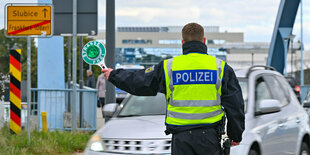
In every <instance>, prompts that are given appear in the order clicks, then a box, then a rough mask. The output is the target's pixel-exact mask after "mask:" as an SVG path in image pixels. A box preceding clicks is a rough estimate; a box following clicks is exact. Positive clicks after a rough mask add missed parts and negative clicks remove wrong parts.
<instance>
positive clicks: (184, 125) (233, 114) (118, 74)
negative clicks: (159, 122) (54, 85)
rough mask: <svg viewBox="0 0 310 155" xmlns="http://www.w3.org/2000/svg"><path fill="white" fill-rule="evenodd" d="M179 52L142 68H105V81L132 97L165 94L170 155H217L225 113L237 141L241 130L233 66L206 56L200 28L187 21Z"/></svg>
mask: <svg viewBox="0 0 310 155" xmlns="http://www.w3.org/2000/svg"><path fill="white" fill-rule="evenodd" d="M182 38H183V40H182V44H183V45H182V48H183V55H180V56H176V57H174V58H171V59H168V60H164V61H162V62H160V63H158V64H157V65H155V66H152V67H150V68H148V69H145V70H138V71H127V70H123V69H117V70H113V69H111V68H107V69H103V70H102V72H103V73H104V74H105V77H106V79H108V81H110V82H112V83H113V84H114V85H115V86H116V87H118V88H120V89H123V90H125V91H127V92H129V93H131V94H133V95H143V96H152V95H156V94H157V92H161V93H164V94H166V100H167V111H166V120H165V124H166V131H165V133H166V134H172V144H171V145H172V155H196V154H197V155H207V154H210V155H213V154H220V150H221V147H220V135H219V134H218V130H217V128H218V127H219V126H220V124H221V123H220V122H222V121H221V120H222V118H223V117H224V115H225V114H226V117H227V120H228V122H227V134H228V137H229V138H230V139H231V140H232V145H239V144H240V142H241V140H242V132H243V131H244V103H243V97H242V92H241V88H240V86H239V83H238V80H237V78H236V75H235V73H234V71H233V69H232V68H231V67H230V66H229V65H228V64H227V63H225V62H224V61H222V60H220V59H217V58H215V57H213V56H210V55H208V53H207V46H206V45H205V41H206V38H205V37H204V29H203V27H202V26H201V25H199V24H197V23H189V24H187V25H185V26H184V27H183V29H182Z"/></svg>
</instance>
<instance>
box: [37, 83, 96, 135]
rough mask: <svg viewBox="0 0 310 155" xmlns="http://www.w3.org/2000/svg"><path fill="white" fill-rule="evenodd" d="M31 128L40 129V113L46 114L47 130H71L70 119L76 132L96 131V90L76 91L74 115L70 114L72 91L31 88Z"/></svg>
mask: <svg viewBox="0 0 310 155" xmlns="http://www.w3.org/2000/svg"><path fill="white" fill-rule="evenodd" d="M31 94H32V97H31V98H32V102H31V118H32V119H31V120H32V122H31V123H32V126H33V127H35V128H37V129H42V121H41V112H46V113H47V127H48V130H72V128H71V127H72V118H73V117H75V118H76V120H77V127H78V128H77V130H96V108H97V96H96V94H97V90H96V89H77V96H76V101H77V103H76V115H75V116H74V115H73V114H72V113H71V109H72V108H71V106H72V89H38V88H31Z"/></svg>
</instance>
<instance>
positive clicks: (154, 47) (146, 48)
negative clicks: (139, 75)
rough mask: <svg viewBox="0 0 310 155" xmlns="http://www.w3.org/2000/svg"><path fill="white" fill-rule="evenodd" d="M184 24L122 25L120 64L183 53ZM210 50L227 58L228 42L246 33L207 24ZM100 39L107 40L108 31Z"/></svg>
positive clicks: (154, 60) (119, 31) (240, 39)
mask: <svg viewBox="0 0 310 155" xmlns="http://www.w3.org/2000/svg"><path fill="white" fill-rule="evenodd" d="M182 28H183V27H181V26H169V27H118V28H117V32H116V63H119V64H140V65H146V66H148V65H152V64H156V63H158V62H159V61H161V60H162V59H166V58H170V57H173V56H177V55H180V54H182V41H181V40H182V35H181V30H182ZM204 29H205V36H206V38H207V42H206V44H207V45H208V53H209V54H210V55H213V56H216V57H219V58H221V59H223V60H226V57H227V52H226V50H225V49H223V48H222V47H223V45H224V44H225V43H238V42H243V41H244V35H243V33H242V32H220V31H219V27H218V26H205V27H204ZM94 39H96V40H101V41H103V42H105V32H104V31H101V32H99V34H98V36H96V37H94Z"/></svg>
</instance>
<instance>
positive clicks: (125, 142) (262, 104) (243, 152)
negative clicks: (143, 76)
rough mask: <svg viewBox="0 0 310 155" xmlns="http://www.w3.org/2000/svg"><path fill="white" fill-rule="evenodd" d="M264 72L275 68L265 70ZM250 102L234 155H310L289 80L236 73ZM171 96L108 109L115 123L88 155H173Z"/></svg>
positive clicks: (305, 120) (132, 99)
mask: <svg viewBox="0 0 310 155" xmlns="http://www.w3.org/2000/svg"><path fill="white" fill-rule="evenodd" d="M263 67H264V68H269V67H266V66H263ZM236 75H237V77H238V78H239V82H240V86H241V88H242V93H243V97H244V101H245V118H246V122H245V131H244V133H243V135H242V136H243V140H242V142H241V144H240V145H239V146H234V147H232V148H231V155H285V154H296V155H297V154H309V153H310V152H309V144H310V143H309V142H310V136H309V135H310V125H309V116H308V114H307V113H306V111H305V110H304V109H303V107H302V106H301V104H299V102H298V100H297V98H296V95H295V93H294V92H293V90H292V88H291V87H290V85H289V84H288V82H287V80H286V79H285V78H284V77H283V76H282V75H281V74H280V73H278V72H276V71H272V70H266V69H261V68H259V66H254V67H251V68H250V69H249V70H240V71H238V72H236ZM165 103H166V101H165V96H164V94H160V93H158V94H157V96H148V97H146V96H133V95H130V96H128V97H127V98H126V99H125V100H124V101H123V102H122V104H121V105H120V106H118V104H107V105H105V106H104V111H105V114H108V115H110V116H111V115H112V113H114V111H116V112H115V114H114V116H113V118H112V119H111V120H110V121H109V122H107V124H106V125H105V126H104V127H103V128H101V129H100V130H98V131H97V132H96V133H95V134H94V135H93V136H92V138H91V140H90V141H89V143H88V145H87V148H86V149H85V152H84V153H85V154H86V155H92V154H94V155H96V154H98V155H99V154H101V155H116V154H135V155H138V154H170V152H171V151H170V145H171V135H169V136H166V135H165V134H164V132H163V131H164V130H165V126H164V119H165V115H164V114H165V111H166V105H165Z"/></svg>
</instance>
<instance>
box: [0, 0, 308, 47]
mask: <svg viewBox="0 0 310 155" xmlns="http://www.w3.org/2000/svg"><path fill="white" fill-rule="evenodd" d="M40 1H47V2H48V1H49V0H40ZM35 2H37V0H0V21H1V22H0V28H3V22H2V21H4V6H5V4H6V3H35ZM98 2H99V4H98V5H99V8H98V11H99V25H98V26H99V29H104V28H105V20H106V18H105V3H106V0H98ZM303 2H304V5H303V6H304V8H303V9H304V42H305V44H306V48H307V49H308V48H309V49H310V1H309V0H303ZM279 4H280V0H116V26H183V25H185V24H186V23H188V22H197V23H200V24H201V25H204V26H211V25H212V26H220V31H226V30H227V31H229V32H244V36H245V41H246V42H270V40H271V35H272V32H273V27H274V24H275V19H276V15H277V11H278V7H279ZM293 33H294V34H296V35H297V37H296V40H297V39H299V38H300V14H299V12H298V15H297V18H296V22H295V27H294V32H293ZM296 40H295V41H296ZM309 49H308V50H309Z"/></svg>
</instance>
